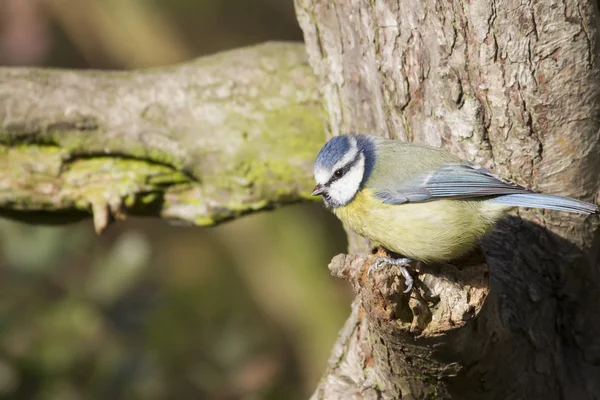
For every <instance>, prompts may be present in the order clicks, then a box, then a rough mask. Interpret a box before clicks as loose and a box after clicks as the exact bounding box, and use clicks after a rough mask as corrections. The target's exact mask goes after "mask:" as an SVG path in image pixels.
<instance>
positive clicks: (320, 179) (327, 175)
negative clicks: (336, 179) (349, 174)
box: [314, 136, 358, 185]
mask: <svg viewBox="0 0 600 400" xmlns="http://www.w3.org/2000/svg"><path fill="white" fill-rule="evenodd" d="M348 140H349V142H350V149H348V151H347V152H346V154H344V156H343V157H342V158H340V159H339V161H338V162H336V163H335V165H334V166H333V167H332V168H331V169H324V168H319V169H316V170H315V171H314V175H315V181H316V182H317V183H318V184H320V185H324V184H326V183H327V182H329V180H330V179H331V177H332V176H333V173H334V172H335V171H336V170H338V169H340V168H342V167H344V166H345V165H346V164H348V163H349V162H350V161H352V160H354V157H356V154H357V153H358V145H357V143H356V138H355V137H353V136H349V137H348Z"/></svg>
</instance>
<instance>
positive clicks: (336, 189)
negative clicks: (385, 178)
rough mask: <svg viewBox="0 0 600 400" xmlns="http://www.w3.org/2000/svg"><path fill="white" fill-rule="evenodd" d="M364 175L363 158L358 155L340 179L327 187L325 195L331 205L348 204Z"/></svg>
mask: <svg viewBox="0 0 600 400" xmlns="http://www.w3.org/2000/svg"><path fill="white" fill-rule="evenodd" d="M364 173H365V156H364V155H362V153H361V154H359V158H358V161H357V162H356V164H354V165H353V166H352V168H350V170H349V171H348V172H346V174H345V175H344V176H342V177H341V178H340V179H338V180H336V181H334V182H333V183H331V185H329V188H328V190H327V194H328V195H329V197H331V200H332V203H334V204H336V205H338V206H341V205H346V204H348V203H349V202H350V201H351V200H352V199H353V198H354V196H355V195H356V192H358V189H359V188H360V183H361V182H362V179H363V175H364Z"/></svg>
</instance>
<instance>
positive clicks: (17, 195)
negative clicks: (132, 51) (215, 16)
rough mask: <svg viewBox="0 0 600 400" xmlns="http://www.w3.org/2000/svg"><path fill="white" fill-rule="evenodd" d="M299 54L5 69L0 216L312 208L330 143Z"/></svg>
mask: <svg viewBox="0 0 600 400" xmlns="http://www.w3.org/2000/svg"><path fill="white" fill-rule="evenodd" d="M321 108H322V107H321V102H320V100H319V96H318V91H317V89H316V80H315V78H314V77H313V73H312V71H311V69H310V68H309V66H308V64H307V61H306V56H305V50H304V46H303V45H302V44H291V43H269V44H264V45H259V46H255V47H250V48H244V49H239V50H234V51H230V52H224V53H220V54H217V55H213V56H209V57H205V58H201V59H198V60H196V61H192V62H189V63H185V64H182V65H177V66H172V67H165V68H156V69H149V70H143V71H132V72H104V71H77V72H75V71H60V70H48V69H29V68H25V69H12V68H11V69H7V68H2V69H0V213H1V214H2V215H4V216H8V217H12V218H18V219H21V220H35V222H37V223H41V222H69V221H72V220H74V219H79V218H83V217H86V216H88V215H89V214H90V212H91V213H93V215H94V222H95V226H96V229H97V230H98V231H102V230H103V229H104V228H105V227H106V226H107V224H108V223H109V221H110V220H111V219H113V218H115V217H117V218H119V217H124V216H126V215H128V214H132V215H154V216H161V217H164V218H170V219H177V220H181V221H185V222H188V223H192V224H197V225H213V224H216V223H218V222H220V221H223V220H226V219H229V218H232V217H235V216H237V215H240V214H243V213H247V212H252V211H256V210H262V209H267V208H271V207H274V206H276V205H277V204H280V203H287V202H294V201H298V200H300V199H303V198H307V197H308V196H309V194H310V189H311V187H312V178H311V173H310V170H311V166H312V161H313V158H314V155H315V154H316V152H317V151H318V149H319V147H320V146H321V145H322V143H323V140H324V133H323V123H322V112H321Z"/></svg>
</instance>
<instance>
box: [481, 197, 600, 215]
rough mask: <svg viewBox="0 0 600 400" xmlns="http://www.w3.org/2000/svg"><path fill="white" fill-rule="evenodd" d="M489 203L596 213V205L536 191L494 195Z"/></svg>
mask: <svg viewBox="0 0 600 400" xmlns="http://www.w3.org/2000/svg"><path fill="white" fill-rule="evenodd" d="M489 201H490V203H494V204H502V205H506V206H515V207H531V208H546V209H549V210H558V211H567V212H574V213H579V214H597V213H598V212H599V210H598V206H597V205H595V204H591V203H586V202H584V201H579V200H575V199H570V198H568V197H560V196H552V195H548V194H538V193H516V194H507V195H503V196H498V197H495V198H493V199H491V200H489Z"/></svg>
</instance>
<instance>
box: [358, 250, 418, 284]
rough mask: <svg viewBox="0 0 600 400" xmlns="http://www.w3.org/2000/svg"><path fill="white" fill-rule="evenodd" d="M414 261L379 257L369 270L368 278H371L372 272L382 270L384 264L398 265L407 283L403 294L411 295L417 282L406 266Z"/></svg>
mask: <svg viewBox="0 0 600 400" xmlns="http://www.w3.org/2000/svg"><path fill="white" fill-rule="evenodd" d="M413 261H414V260H412V259H410V258H389V257H378V258H377V259H376V260H375V262H374V263H373V264H371V266H370V267H369V269H368V270H367V276H371V272H372V271H374V270H376V269H379V268H381V266H382V265H384V264H390V265H397V266H399V267H400V272H401V273H402V276H403V277H404V282H405V283H406V290H404V291H403V293H409V292H410V291H411V290H412V288H413V284H414V282H415V281H414V279H413V278H412V276H410V273H409V272H408V269H406V267H405V265H408V264H410V263H411V262H413Z"/></svg>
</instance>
